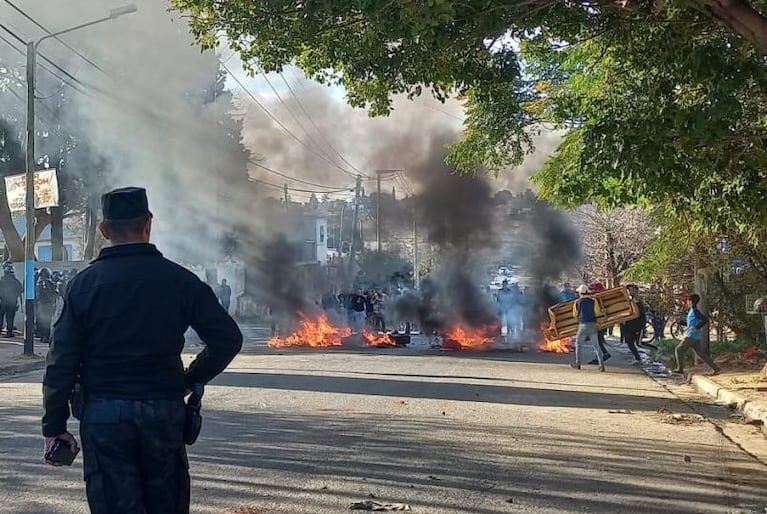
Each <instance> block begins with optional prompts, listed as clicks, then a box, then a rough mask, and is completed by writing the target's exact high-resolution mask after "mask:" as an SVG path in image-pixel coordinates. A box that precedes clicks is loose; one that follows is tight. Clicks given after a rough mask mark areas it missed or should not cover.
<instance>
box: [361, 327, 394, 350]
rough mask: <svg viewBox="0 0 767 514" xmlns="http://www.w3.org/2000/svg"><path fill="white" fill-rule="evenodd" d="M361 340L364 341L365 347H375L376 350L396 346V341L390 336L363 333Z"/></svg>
mask: <svg viewBox="0 0 767 514" xmlns="http://www.w3.org/2000/svg"><path fill="white" fill-rule="evenodd" d="M362 340H363V341H365V346H376V347H378V348H386V347H393V346H398V345H397V341H396V340H395V339H394V338H393V337H392V335H391V334H374V333H372V332H368V331H365V332H363V333H362Z"/></svg>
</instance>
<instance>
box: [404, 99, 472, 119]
mask: <svg viewBox="0 0 767 514" xmlns="http://www.w3.org/2000/svg"><path fill="white" fill-rule="evenodd" d="M411 102H413V103H417V104H420V105H422V106H424V107H426V108H427V109H431V110H432V111H436V112H439V113H442V114H444V115H445V116H449V117H451V118H454V119H456V120H458V121H464V119H463V118H461V117H460V116H456V115H455V114H453V113H450V112H447V111H445V110H443V109H440V108H438V107H434V106H433V105H429V104H427V103H426V102H421V101H420V100H417V99H415V98H413V99H412V100H411Z"/></svg>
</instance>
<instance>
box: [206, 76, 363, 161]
mask: <svg viewBox="0 0 767 514" xmlns="http://www.w3.org/2000/svg"><path fill="white" fill-rule="evenodd" d="M221 67H222V68H224V69H225V70H226V71H227V72H228V73H229V76H230V77H231V78H232V80H234V81H235V82H236V83H237V85H239V86H240V88H241V89H242V90H243V91H244V92H245V94H246V95H248V97H250V99H251V100H253V102H254V103H255V104H256V105H257V106H258V107H259V108H260V109H261V110H262V111H263V112H264V113H265V114H266V115H267V116H269V118H271V120H272V121H274V122H275V123H276V124H277V125H278V126H279V127H280V128H281V129H282V130H284V131H285V132H286V133H287V134H288V135H290V137H292V138H293V139H295V140H296V142H297V143H298V144H300V145H301V146H302V147H304V148H305V149H306V150H307V151H308V152H310V153H312V154H313V155H316V156H317V157H319V158H320V159H322V160H323V161H325V162H327V163H329V164H330V165H331V166H333V167H334V168H338V169H339V170H341V171H342V172H344V173H346V174H347V175H348V174H350V173H351V174H352V175H353V173H352V172H350V171H349V170H346V169H344V168H342V167H340V166H339V165H338V164H336V163H334V162H333V161H331V160H330V159H328V158H327V157H326V156H324V155H322V154H321V153H319V152H317V151H316V150H315V149H314V148H312V147H310V146H309V145H307V144H306V143H305V142H304V141H303V140H301V138H299V137H298V136H297V135H295V134H294V133H293V131H291V130H290V129H289V128H288V127H287V126H285V124H284V123H282V122H281V121H280V120H279V118H277V117H276V116H275V115H274V114H272V112H271V111H270V110H269V109H267V107H266V106H265V105H264V104H263V103H261V102H260V101H259V100H258V98H256V96H255V95H254V94H253V93H251V92H250V90H249V89H248V88H247V87H245V84H243V83H242V81H241V80H240V79H239V78H237V75H235V74H234V73H233V72H232V70H231V69H229V67H228V66H227V65H226V64H224V63H221Z"/></svg>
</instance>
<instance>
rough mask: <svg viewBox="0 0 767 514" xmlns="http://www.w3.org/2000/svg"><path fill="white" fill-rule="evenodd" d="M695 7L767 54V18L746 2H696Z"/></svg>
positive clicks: (732, 0) (728, 0)
mask: <svg viewBox="0 0 767 514" xmlns="http://www.w3.org/2000/svg"><path fill="white" fill-rule="evenodd" d="M693 5H694V6H695V7H696V8H697V9H698V10H700V11H702V12H704V13H706V14H708V15H709V16H711V17H712V18H713V19H715V20H717V21H718V22H719V23H721V24H722V25H724V26H725V27H727V28H728V29H730V30H732V31H733V32H735V33H736V34H738V35H740V36H741V37H743V38H744V39H746V40H747V41H749V42H750V43H752V44H753V45H754V46H756V47H757V48H758V49H759V50H761V51H762V53H767V18H765V17H764V16H763V15H762V14H761V13H760V12H759V11H757V10H756V9H754V8H753V7H752V6H751V4H749V3H748V2H747V1H746V0H695V1H694V3H693Z"/></svg>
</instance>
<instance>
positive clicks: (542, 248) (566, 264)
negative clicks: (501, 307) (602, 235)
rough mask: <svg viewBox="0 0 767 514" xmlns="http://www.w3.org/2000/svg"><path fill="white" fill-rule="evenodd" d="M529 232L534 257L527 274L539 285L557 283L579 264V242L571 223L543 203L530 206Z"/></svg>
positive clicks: (564, 216)
mask: <svg viewBox="0 0 767 514" xmlns="http://www.w3.org/2000/svg"><path fill="white" fill-rule="evenodd" d="M532 219H533V220H534V222H533V224H532V225H531V226H530V227H529V228H528V230H529V233H530V235H529V237H530V239H531V241H532V243H533V253H532V255H531V258H530V262H529V263H528V265H527V267H528V272H529V273H530V275H531V276H532V278H533V280H534V281H535V282H536V283H539V284H545V283H550V282H552V281H554V280H557V279H558V278H559V277H560V276H562V274H563V273H565V272H567V271H568V270H571V269H572V268H573V267H574V266H575V265H576V264H577V263H578V262H579V261H580V260H581V242H580V237H579V236H578V232H577V230H576V228H575V226H574V225H573V222H572V220H571V219H570V218H569V217H568V216H566V215H565V214H564V213H563V212H561V211H558V210H556V209H554V208H553V207H551V206H550V205H548V204H546V203H544V202H536V203H535V204H534V205H533V214H532Z"/></svg>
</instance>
